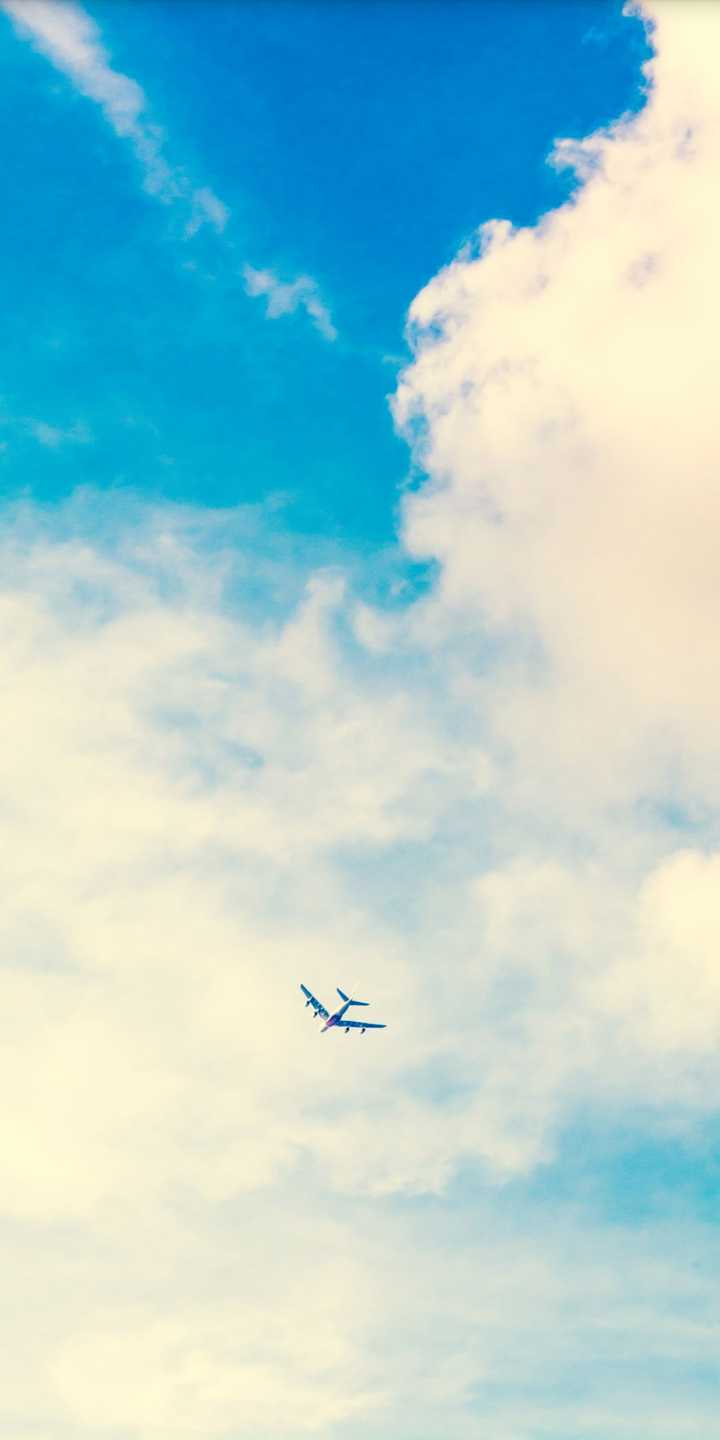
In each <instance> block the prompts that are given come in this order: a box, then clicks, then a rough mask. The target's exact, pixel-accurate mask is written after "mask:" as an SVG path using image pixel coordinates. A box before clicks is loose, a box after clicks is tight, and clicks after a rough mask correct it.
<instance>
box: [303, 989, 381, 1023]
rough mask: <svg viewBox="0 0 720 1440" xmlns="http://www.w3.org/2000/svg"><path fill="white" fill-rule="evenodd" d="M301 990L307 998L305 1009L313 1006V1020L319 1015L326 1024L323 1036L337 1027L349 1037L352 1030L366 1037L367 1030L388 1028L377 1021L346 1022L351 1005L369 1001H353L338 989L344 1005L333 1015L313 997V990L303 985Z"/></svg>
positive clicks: (365, 1003) (364, 1003)
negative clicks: (342, 1029)
mask: <svg viewBox="0 0 720 1440" xmlns="http://www.w3.org/2000/svg"><path fill="white" fill-rule="evenodd" d="M300 989H301V990H302V992H303V995H304V996H305V1008H306V1009H307V1007H308V1005H312V1010H313V1020H317V1018H318V1015H319V1016H320V1018H321V1019H322V1020H324V1021H325V1022H326V1023H325V1024H324V1025H323V1026H322V1032H323V1034H324V1032H325V1031H326V1030H330V1029H332V1028H334V1027H335V1026H337V1027H338V1028H341V1027H343V1028H344V1030H345V1034H346V1035H349V1034H350V1031H351V1030H359V1031H360V1034H361V1035H364V1034H365V1031H366V1030H385V1029H386V1028H387V1027H386V1026H385V1025H380V1024H378V1022H377V1021H372V1020H346V1018H345V1015H346V1011H348V1010H349V1009H350V1006H351V1005H367V1004H368V1001H367V1000H351V999H350V996H349V995H346V994H345V992H344V991H343V990H340V989H338V995H339V996H340V999H341V1000H342V1001H343V1002H344V1003H343V1004H342V1005H341V1006H340V1009H339V1010H336V1011H335V1013H334V1014H333V1015H331V1014H330V1011H329V1010H326V1009H325V1006H324V1005H322V1004H321V1003H320V1001H319V1000H318V999H317V998H316V997H315V995H313V993H312V990H308V988H307V985H301V986H300Z"/></svg>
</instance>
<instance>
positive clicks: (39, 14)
mask: <svg viewBox="0 0 720 1440" xmlns="http://www.w3.org/2000/svg"><path fill="white" fill-rule="evenodd" d="M0 10H4V11H5V12H6V14H7V15H9V17H10V19H11V20H12V21H13V23H14V25H15V27H16V29H17V30H18V33H19V34H20V35H22V36H23V37H25V38H28V39H30V40H31V42H32V44H33V45H34V47H35V49H36V50H39V51H40V53H41V54H42V55H45V56H46V58H47V59H48V60H50V61H51V63H52V64H53V65H54V66H55V67H56V69H58V70H60V71H61V72H62V74H63V75H66V76H67V77H68V79H69V80H70V81H71V82H72V84H73V85H74V86H75V88H76V89H77V90H79V91H80V93H81V94H82V95H86V96H87V97H88V98H89V99H90V100H94V101H95V103H96V104H98V105H99V106H100V108H101V110H102V112H103V114H104V116H105V119H106V120H107V121H108V124H109V125H110V126H111V127H112V129H113V130H114V131H115V134H116V135H118V136H119V137H120V139H123V140H127V141H128V142H129V144H130V145H131V146H132V148H133V150H134V152H135V155H136V157H137V159H138V161H139V163H140V166H141V168H142V170H143V172H144V184H145V189H146V190H147V191H148V192H149V193H150V194H151V195H154V196H156V197H157V199H159V200H162V201H164V202H165V203H166V204H172V203H175V202H178V201H179V202H181V203H182V204H184V205H185V206H186V207H187V208H189V211H190V214H189V219H188V221H187V224H186V226H185V236H186V238H188V239H191V238H192V237H193V236H194V235H196V234H197V232H198V230H200V229H201V227H202V226H203V225H205V224H209V225H210V226H211V227H212V228H213V229H214V230H215V231H217V232H218V233H220V234H221V233H222V232H223V231H224V229H225V227H226V225H227V223H228V220H229V218H230V211H229V209H228V207H227V205H226V204H225V203H224V201H222V200H221V199H220V198H219V197H218V196H217V195H216V194H215V193H214V191H212V190H211V189H210V188H209V187H208V186H207V185H202V186H199V187H194V186H193V185H192V184H191V182H190V181H189V179H188V177H187V176H186V174H185V173H184V171H183V170H182V169H180V168H179V167H178V166H176V165H171V164H170V163H169V162H168V160H167V159H166V156H165V136H164V134H163V132H162V131H161V130H160V129H159V128H158V126H157V125H154V124H153V123H152V122H151V121H150V119H149V116H148V108H149V107H148V101H147V98H146V96H145V94H144V91H143V90H142V89H141V87H140V85H138V83H137V81H136V80H133V79H132V78H131V77H130V76H129V75H123V74H122V73H121V72H120V71H118V70H114V69H113V68H112V65H111V64H110V60H109V56H108V54H107V51H106V50H105V47H104V45H103V43H102V40H101V35H100V30H99V28H98V26H97V25H96V24H95V21H94V20H93V19H92V18H91V16H90V15H88V14H87V12H86V11H85V10H83V9H82V7H81V6H80V5H76V4H74V3H73V0H0ZM243 275H244V280H245V288H246V291H247V293H248V295H251V296H257V295H264V296H266V298H267V314H268V316H269V317H270V319H276V318H278V317H279V316H281V315H290V314H293V313H294V312H295V311H296V310H298V309H301V310H304V311H305V312H306V314H307V315H308V317H309V318H310V320H311V322H312V324H313V325H314V327H315V329H316V330H317V331H318V332H319V334H321V335H322V336H323V337H324V338H325V339H326V340H335V339H336V338H337V331H336V329H335V326H334V325H333V323H332V318H331V316H330V312H329V310H328V308H327V306H326V305H325V303H324V302H323V300H322V298H321V295H320V290H319V287H318V284H317V281H315V280H313V279H312V277H311V276H309V275H300V276H298V277H297V279H295V280H292V281H288V282H281V281H280V280H279V279H278V278H277V277H276V276H275V275H274V274H273V272H272V271H271V270H256V269H254V268H253V267H252V266H251V265H245V267H244V271H243Z"/></svg>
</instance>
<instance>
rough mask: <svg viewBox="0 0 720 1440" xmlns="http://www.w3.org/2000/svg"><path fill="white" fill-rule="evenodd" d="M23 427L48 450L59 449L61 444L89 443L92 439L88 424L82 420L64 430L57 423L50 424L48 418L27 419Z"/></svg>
mask: <svg viewBox="0 0 720 1440" xmlns="http://www.w3.org/2000/svg"><path fill="white" fill-rule="evenodd" d="M22 428H23V429H24V430H25V431H26V432H27V434H28V435H31V436H32V438H33V440H37V442H38V445H43V446H44V447H45V449H46V450H57V449H59V448H60V446H61V445H88V444H89V443H90V439H91V436H90V431H89V430H88V427H87V425H84V424H82V422H81V421H78V423H77V424H75V425H70V426H69V427H68V428H67V429H65V430H63V429H61V428H60V427H59V426H57V425H48V423H47V421H46V420H25V421H24V422H22Z"/></svg>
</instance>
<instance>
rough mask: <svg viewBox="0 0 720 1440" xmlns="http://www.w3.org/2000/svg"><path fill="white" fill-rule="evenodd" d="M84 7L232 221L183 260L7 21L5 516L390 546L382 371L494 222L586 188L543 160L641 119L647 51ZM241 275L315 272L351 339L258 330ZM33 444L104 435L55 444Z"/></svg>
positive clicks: (599, 1)
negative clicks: (74, 495)
mask: <svg viewBox="0 0 720 1440" xmlns="http://www.w3.org/2000/svg"><path fill="white" fill-rule="evenodd" d="M90 11H91V13H92V14H93V15H94V17H95V18H96V20H97V22H98V24H99V25H100V28H101V32H102V37H103V40H104V42H105V44H106V46H107V48H108V49H109V51H110V55H111V59H112V63H113V65H114V66H115V67H116V68H118V69H120V70H122V71H124V72H126V73H128V74H130V75H132V76H133V77H134V78H135V79H136V80H137V81H138V83H139V84H141V85H142V86H143V88H144V90H145V91H146V94H147V96H148V100H149V102H150V107H151V110H150V114H151V118H152V120H153V121H156V122H158V123H159V124H161V125H162V126H163V127H164V129H165V131H166V133H167V154H168V158H169V160H170V162H171V163H173V164H176V165H179V166H182V167H183V168H184V169H185V170H186V171H187V172H188V173H189V175H190V176H191V178H192V180H193V182H194V183H196V184H197V185H209V186H210V187H211V188H212V189H213V190H214V191H215V192H216V193H217V194H218V195H219V196H220V197H221V198H222V199H223V200H224V201H225V202H226V203H227V204H228V205H229V207H230V209H231V212H232V218H231V221H230V223H229V225H228V229H227V232H226V235H225V236H224V237H215V236H212V235H210V234H209V233H207V232H206V233H204V234H203V235H202V236H198V237H196V238H195V239H194V240H185V239H183V238H182V228H183V223H184V219H185V217H184V216H178V215H173V213H172V212H171V210H169V209H168V208H166V207H164V206H162V205H161V204H159V203H158V202H157V201H155V200H153V199H151V198H150V197H148V196H147V195H146V194H144V193H143V191H142V188H141V176H140V173H139V170H138V167H137V164H136V161H135V160H134V157H133V155H132V153H131V151H130V149H129V147H128V146H127V145H126V144H124V143H123V142H122V141H120V140H118V138H117V137H116V136H114V135H113V133H112V132H111V130H110V129H109V127H108V126H107V124H106V122H105V121H104V120H103V118H102V115H101V114H100V112H99V110H98V107H97V106H95V105H94V104H93V103H92V102H91V101H88V100H86V99H84V98H82V97H80V96H78V95H77V94H76V93H75V92H74V91H73V89H72V86H71V85H70V84H69V82H68V81H67V80H65V79H64V78H63V77H62V76H60V75H58V74H57V73H56V72H55V71H54V70H53V68H52V66H51V65H50V64H49V63H48V61H46V60H45V59H43V58H42V57H40V56H38V55H36V54H35V53H34V52H33V51H32V49H31V48H30V46H29V45H27V44H23V43H22V42H20V41H19V40H18V39H17V37H16V35H15V33H14V31H13V29H12V27H11V26H10V24H9V23H8V22H7V20H6V19H5V18H4V17H0V57H1V58H2V62H3V73H4V86H3V92H2V95H1V96H0V125H1V126H2V134H3V136H4V137H5V139H4V167H3V173H4V176H5V194H4V199H5V205H4V207H3V209H4V219H3V230H2V235H1V236H0V298H1V300H2V308H3V316H4V322H5V323H4V355H3V360H4V363H3V367H2V371H1V372H0V406H1V420H2V424H1V426H0V442H2V443H4V445H5V449H4V451H3V452H2V454H0V484H1V485H2V487H3V490H4V493H5V494H15V493H18V491H22V490H23V489H28V490H30V492H31V493H32V494H34V495H36V496H38V497H39V498H42V499H51V500H52V499H55V498H60V497H62V496H63V495H65V494H67V493H68V492H69V491H70V490H72V489H73V488H75V487H76V486H77V485H78V484H90V485H95V486H99V487H102V488H105V489H107V488H131V489H134V490H140V491H141V492H143V493H145V494H149V495H153V496H157V497H167V498H171V499H179V500H188V501H192V502H194V503H199V504H204V505H212V506H217V505H231V504H238V503H245V502H251V503H255V502H258V501H262V500H265V499H266V498H267V497H268V496H276V497H284V498H283V505H284V508H283V509H282V510H281V513H282V516H283V523H284V524H286V525H287V526H289V527H290V528H293V529H295V530H297V531H306V532H308V531H310V532H322V533H325V534H327V535H332V536H334V537H335V538H337V539H339V540H342V541H345V542H350V543H361V542H366V543H371V544H377V543H381V542H383V541H386V540H387V539H388V538H389V537H391V535H392V533H393V528H394V524H395V518H396V505H397V496H398V488H399V486H400V485H401V484H402V482H403V477H404V475H405V472H406V470H407V465H408V457H407V452H406V449H405V447H404V445H403V444H402V443H401V442H400V441H399V440H398V439H397V438H396V437H395V436H394V434H393V430H392V425H391V422H390V418H389V415H388V411H387V403H386V396H387V394H388V392H389V391H391V390H392V388H393V384H394V375H395V368H394V364H393V363H392V359H391V362H390V363H388V359H387V357H388V356H389V357H397V356H398V355H401V354H402V353H403V344H402V325H403V316H404V313H405V311H406V309H407V306H408V304H409V303H410V301H411V300H412V298H413V296H414V295H415V294H416V293H417V291H418V290H419V289H420V288H421V287H422V285H423V284H424V283H425V282H426V281H427V280H428V279H429V278H431V276H432V275H433V274H434V273H435V272H436V271H437V270H438V268H439V267H440V266H441V265H442V264H443V263H445V262H447V261H448V260H449V259H450V258H451V257H452V255H453V253H454V252H455V250H456V249H457V247H458V245H459V244H461V243H462V242H463V240H464V239H465V238H466V237H467V236H468V235H469V234H470V233H471V232H472V231H473V229H474V228H475V227H476V226H477V225H478V224H480V223H482V222H483V221H484V220H486V219H488V218H490V217H493V216H506V217H509V218H510V219H511V220H513V221H514V222H515V223H518V224H526V223H532V221H533V220H534V219H536V218H537V216H538V215H539V214H540V213H541V212H543V211H544V210H546V209H547V208H549V207H552V206H553V205H555V204H557V203H559V201H560V200H561V199H562V197H563V195H564V194H565V193H566V190H567V185H568V180H567V178H561V177H558V176H557V175H555V174H554V173H553V172H552V171H550V170H549V169H548V167H547V166H546V165H545V164H544V157H545V155H546V154H547V152H548V150H549V148H550V146H551V144H552V142H553V140H554V138H555V137H556V136H558V135H566V134H571V135H581V134H584V133H587V132H589V131H591V130H592V129H594V128H596V127H597V126H598V125H600V124H602V123H606V122H607V121H609V120H610V119H612V118H613V117H615V116H616V115H618V114H619V113H621V112H622V111H623V110H625V109H627V108H628V107H634V106H637V105H638V104H639V103H640V97H641V91H640V83H639V82H640V66H641V63H642V59H643V58H644V55H645V53H646V45H645V40H644V36H643V30H642V27H641V26H640V24H639V22H638V21H635V20H628V19H623V18H621V7H620V5H619V4H606V3H604V0H592V3H583V0H577V3H570V0H555V3H551V0H548V3H542V4H536V3H531V0H514V3H513V0H506V3H501V0H487V3H480V0H477V3H463V0H457V3H454V4H452V5H448V4H446V3H439V0H438V3H435V0H395V3H393V0H389V3H380V0H363V3H350V0H338V3H331V0H317V3H304V0H273V3H267V0H257V3H252V0H244V3H242V4H240V3H232V0H215V3H207V0H203V3H202V4H200V3H197V0H183V3H182V4H178V3H176V0H154V3H150V4H145V5H138V4H136V3H135V0H132V3H130V0H105V3H102V4H97V5H94V6H92V7H90ZM245 260H249V261H250V262H251V263H252V264H254V265H256V266H266V265H269V266H272V267H273V268H275V269H276V270H277V271H278V272H279V273H280V275H281V276H282V278H284V279H292V278H293V277H294V276H296V275H298V274H300V273H303V272H308V273H310V274H311V275H313V276H314V277H315V278H316V280H317V281H318V284H319V286H320V288H321V291H322V294H323V296H324V298H325V299H326V301H327V303H328V305H329V306H330V308H331V310H332V313H333V315H334V317H335V320H336V324H337V326H338V329H339V332H340V337H339V339H338V341H337V342H336V343H335V344H329V343H327V342H326V341H324V340H323V339H322V338H321V337H320V336H319V335H317V333H316V332H315V331H314V330H313V329H312V327H311V325H310V324H309V322H308V320H307V318H306V317H304V316H302V315H296V316H294V317H291V318H288V319H281V320H277V321H274V322H269V321H267V320H266V319H265V318H264V315H263V306H262V304H260V303H258V302H252V301H250V300H248V298H247V297H246V296H245V294H244V291H243V286H242V280H241V273H240V272H241V268H242V264H243V262H244V261H245ZM34 420H42V421H44V422H46V423H48V424H50V425H52V426H57V427H58V428H60V429H67V428H68V427H71V426H73V425H74V424H75V423H76V422H82V424H83V425H84V426H86V427H87V431H88V433H89V437H90V438H89V440H88V441H87V442H86V443H79V442H78V441H77V440H76V439H72V438H70V439H68V440H66V441H60V443H57V444H55V445H50V446H49V445H45V446H43V445H42V444H40V443H39V442H38V439H37V435H36V434H35V433H34V432H33V429H32V422H33V421H34Z"/></svg>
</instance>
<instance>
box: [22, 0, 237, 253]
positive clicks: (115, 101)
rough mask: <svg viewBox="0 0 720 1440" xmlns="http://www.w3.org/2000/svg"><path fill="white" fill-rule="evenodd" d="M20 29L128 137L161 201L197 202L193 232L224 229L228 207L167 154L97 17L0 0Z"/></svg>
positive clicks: (75, 8)
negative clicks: (114, 60) (206, 226)
mask: <svg viewBox="0 0 720 1440" xmlns="http://www.w3.org/2000/svg"><path fill="white" fill-rule="evenodd" d="M0 9H3V10H4V11H5V12H6V14H7V15H9V16H10V18H11V20H12V21H13V23H14V24H15V26H16V28H17V29H18V31H19V33H20V34H21V35H22V36H24V37H26V38H29V39H30V40H31V41H32V44H33V45H34V46H35V48H36V49H37V50H39V51H40V53H41V54H43V55H45V56H46V57H47V59H48V60H50V61H51V63H52V64H53V65H54V66H55V67H56V69H57V70H60V71H61V72H62V74H64V75H67V77H68V79H69V80H71V81H72V84H73V85H74V86H75V87H76V89H77V90H79V91H80V93H81V94H82V95H86V96H87V97H88V99H90V100H94V101H95V102H96V104H98V105H99V106H100V108H101V110H102V112H103V114H104V116H105V119H106V120H107V122H108V124H109V125H110V126H111V127H112V129H113V130H114V131H115V134H116V135H118V136H119V137H120V138H121V139H123V140H127V141H128V142H129V144H130V145H131V146H132V148H133V150H134V152H135V155H136V156H137V159H138V161H139V163H140V165H141V167H142V170H143V172H144V177H145V182H144V183H145V188H146V190H148V191H149V193H150V194H151V195H155V196H156V197H157V198H158V199H159V200H163V201H165V202H168V203H169V202H172V201H176V200H182V201H185V202H186V203H187V204H190V205H191V206H192V219H191V221H190V222H189V226H188V229H189V232H190V233H195V231H196V230H198V229H199V227H200V225H201V224H202V223H203V222H204V221H205V220H207V221H208V222H209V223H210V224H211V225H212V226H213V227H214V228H215V229H216V230H220V231H221V230H223V229H224V226H225V223H226V221H227V218H228V211H227V208H226V207H225V205H223V203H222V201H221V200H219V199H218V198H217V196H216V195H214V194H213V192H212V191H211V190H209V189H208V188H207V187H202V188H200V189H199V190H195V189H193V187H192V185H191V184H190V182H189V180H188V179H187V177H186V176H185V175H184V174H183V172H182V171H181V170H179V169H178V168H177V167H175V166H171V165H170V164H169V163H168V161H167V159H166V158H165V155H164V136H163V134H162V132H161V131H160V130H159V129H158V128H157V126H155V125H153V124H152V123H151V121H150V120H149V118H148V115H147V110H148V103H147V99H146V97H145V94H144V92H143V91H142V89H141V87H140V86H139V85H138V83H137V81H135V80H133V79H132V78H131V77H130V76H129V75H123V74H122V73H121V72H120V71H118V70H114V69H113V68H112V65H111V64H110V61H109V57H108V54H107V51H106V50H105V47H104V46H103V44H102V41H101V38H100V31H99V29H98V27H97V25H96V24H95V22H94V20H93V19H92V18H91V17H90V16H89V15H88V14H87V12H86V11H85V10H83V9H82V7H81V6H80V5H75V4H73V3H72V0H0Z"/></svg>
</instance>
